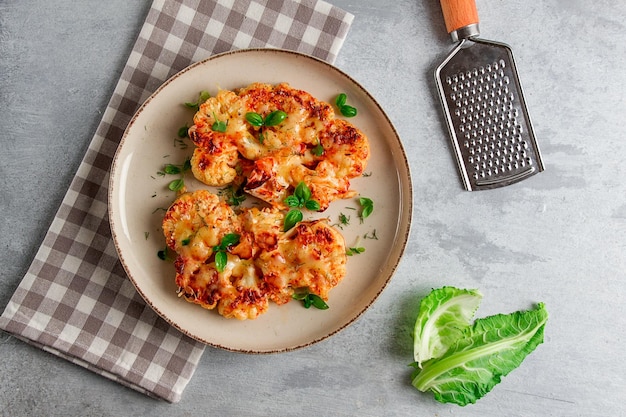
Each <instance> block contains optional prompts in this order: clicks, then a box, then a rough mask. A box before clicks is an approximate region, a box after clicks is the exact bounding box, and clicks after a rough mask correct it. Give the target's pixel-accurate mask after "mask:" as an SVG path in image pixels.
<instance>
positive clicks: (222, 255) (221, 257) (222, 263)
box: [215, 251, 228, 272]
mask: <svg viewBox="0 0 626 417" xmlns="http://www.w3.org/2000/svg"><path fill="white" fill-rule="evenodd" d="M227 263H228V255H226V252H222V251H220V252H217V253H216V254H215V269H217V271H218V272H224V268H226V264H227Z"/></svg>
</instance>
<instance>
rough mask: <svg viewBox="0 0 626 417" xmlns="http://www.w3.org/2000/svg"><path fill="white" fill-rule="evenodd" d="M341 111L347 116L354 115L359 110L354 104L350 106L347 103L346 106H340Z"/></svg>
mask: <svg viewBox="0 0 626 417" xmlns="http://www.w3.org/2000/svg"><path fill="white" fill-rule="evenodd" d="M339 111H340V112H341V114H343V115H344V116H345V117H354V116H356V113H357V110H356V108H354V107H352V106H348V105H347V104H346V105H344V106H341V107H340V108H339Z"/></svg>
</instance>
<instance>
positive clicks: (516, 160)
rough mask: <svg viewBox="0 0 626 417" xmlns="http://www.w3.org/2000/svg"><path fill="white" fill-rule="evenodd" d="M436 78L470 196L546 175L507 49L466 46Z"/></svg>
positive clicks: (489, 44)
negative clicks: (538, 175)
mask: <svg viewBox="0 0 626 417" xmlns="http://www.w3.org/2000/svg"><path fill="white" fill-rule="evenodd" d="M436 78H437V84H438V87H439V93H440V96H441V99H442V103H443V105H444V110H446V112H445V113H446V118H447V122H448V127H449V130H450V134H451V138H452V140H453V145H454V148H455V153H456V157H457V162H458V163H459V169H460V171H461V175H462V177H463V180H464V185H465V187H466V188H467V189H468V190H476V189H486V188H495V187H500V186H504V185H508V184H511V183H514V182H517V181H520V180H522V179H524V178H526V177H528V176H529V175H532V174H535V173H537V172H540V171H542V170H543V163H542V161H541V158H540V156H539V152H538V148H537V145H536V142H535V137H534V133H533V131H532V126H531V125H530V120H529V117H528V112H527V110H526V105H525V103H524V99H523V95H522V92H521V87H520V85H519V79H518V78H517V71H516V69H515V64H514V62H513V58H512V54H511V52H510V49H509V48H508V47H507V46H506V45H504V44H499V43H493V42H488V41H482V40H475V39H474V40H472V41H464V42H461V44H460V45H459V46H458V47H457V48H456V49H455V50H454V51H453V52H452V53H451V54H450V56H449V57H448V59H447V60H446V61H444V63H443V64H442V65H441V66H440V67H439V68H438V69H437V73H436Z"/></svg>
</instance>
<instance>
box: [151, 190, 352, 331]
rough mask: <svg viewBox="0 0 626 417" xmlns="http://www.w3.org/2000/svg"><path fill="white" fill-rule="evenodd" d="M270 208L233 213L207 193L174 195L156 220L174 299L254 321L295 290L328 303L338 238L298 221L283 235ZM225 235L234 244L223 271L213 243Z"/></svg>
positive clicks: (340, 266)
mask: <svg viewBox="0 0 626 417" xmlns="http://www.w3.org/2000/svg"><path fill="white" fill-rule="evenodd" d="M283 222H284V214H283V213H281V212H280V211H279V210H277V209H275V208H264V209H258V208H244V209H241V210H240V211H238V212H237V213H236V212H235V211H234V210H233V209H232V208H231V207H230V206H228V205H227V204H226V203H224V202H222V201H220V199H219V198H218V196H216V195H215V194H212V193H211V192H209V191H207V190H199V191H195V192H190V193H185V194H182V195H181V196H179V197H178V198H177V199H176V201H175V202H174V203H173V204H172V205H171V206H170V208H169V209H168V210H167V212H166V214H165V217H164V219H163V233H164V235H165V240H166V242H167V246H168V247H169V249H171V250H172V251H175V252H176V254H177V256H176V260H175V262H174V265H175V268H176V284H177V285H178V287H179V295H180V296H182V297H184V298H185V299H186V300H187V301H189V302H192V303H195V304H199V305H200V306H202V307H204V308H207V309H217V311H218V312H219V314H221V315H222V316H224V317H226V318H236V319H240V320H245V319H255V318H257V317H258V316H259V315H260V314H262V313H264V312H266V311H267V309H268V306H269V301H273V302H275V303H277V304H285V303H287V302H289V301H290V300H291V297H292V295H293V293H294V291H302V290H305V291H308V292H309V293H312V294H317V295H319V296H320V297H322V298H323V299H325V300H327V299H328V292H329V291H330V289H331V288H333V287H334V286H336V285H337V284H338V283H339V282H340V281H341V280H342V279H343V278H344V276H345V274H346V249H345V242H344V239H343V237H342V235H341V234H340V233H339V232H338V231H337V230H335V229H334V228H333V227H331V226H329V225H328V224H327V222H326V220H315V221H303V222H300V223H298V224H297V225H296V226H295V227H294V228H293V229H291V230H289V231H288V232H286V233H285V232H283V231H282V230H283ZM230 233H236V234H238V235H239V237H240V239H239V243H238V244H237V245H234V246H231V247H229V248H228V251H227V259H228V261H227V263H226V267H225V268H224V270H223V271H222V272H219V271H218V269H217V267H216V264H215V250H214V249H215V246H218V245H219V244H220V242H221V241H222V239H223V237H224V236H226V235H227V234H230Z"/></svg>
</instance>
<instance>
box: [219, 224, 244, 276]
mask: <svg viewBox="0 0 626 417" xmlns="http://www.w3.org/2000/svg"><path fill="white" fill-rule="evenodd" d="M238 243H239V235H238V234H237V233H228V234H227V235H224V237H223V238H222V241H221V242H220V244H219V245H217V246H213V252H215V269H217V271H218V272H224V268H226V263H227V262H228V255H226V251H228V249H229V248H230V247H231V246H234V245H236V244H238Z"/></svg>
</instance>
